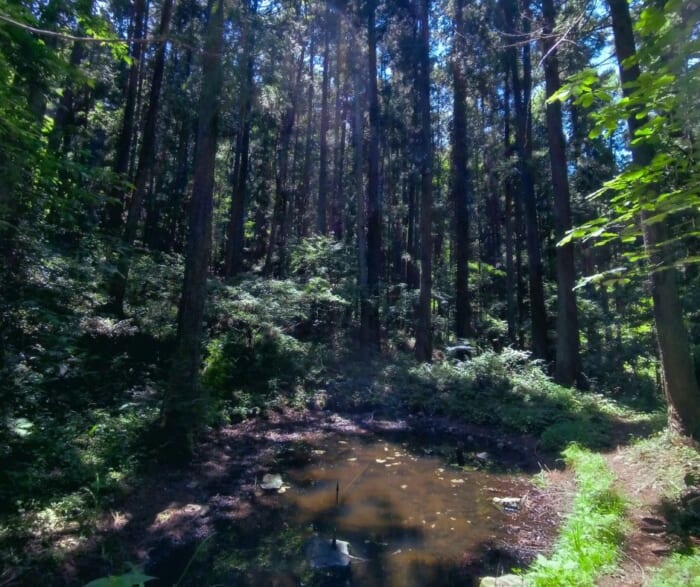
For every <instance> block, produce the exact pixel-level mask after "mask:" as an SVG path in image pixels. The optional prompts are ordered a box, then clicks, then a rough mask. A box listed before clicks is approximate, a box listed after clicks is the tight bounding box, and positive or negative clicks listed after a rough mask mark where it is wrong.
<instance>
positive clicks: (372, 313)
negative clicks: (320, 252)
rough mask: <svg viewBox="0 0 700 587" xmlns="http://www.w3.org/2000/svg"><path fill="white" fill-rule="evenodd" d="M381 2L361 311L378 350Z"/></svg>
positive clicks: (373, 65)
mask: <svg viewBox="0 0 700 587" xmlns="http://www.w3.org/2000/svg"><path fill="white" fill-rule="evenodd" d="M376 8H377V0H369V1H368V3H367V53H368V61H367V65H368V72H367V73H368V84H367V94H368V100H369V153H368V169H367V292H366V293H367V295H366V297H365V298H363V299H362V303H361V308H360V321H361V327H360V332H361V338H362V342H363V343H364V344H366V345H371V346H372V347H373V348H375V349H377V350H378V349H379V348H380V346H381V336H380V326H379V289H380V279H381V258H382V236H381V228H382V226H381V223H382V220H381V219H382V210H381V200H380V194H379V92H378V89H377V30H376V22H375V19H376V14H375V12H376Z"/></svg>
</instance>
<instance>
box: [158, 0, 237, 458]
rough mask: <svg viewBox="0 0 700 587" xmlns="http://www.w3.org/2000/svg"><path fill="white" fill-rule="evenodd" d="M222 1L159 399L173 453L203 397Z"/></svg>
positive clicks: (190, 429) (206, 74)
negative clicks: (170, 350)
mask: <svg viewBox="0 0 700 587" xmlns="http://www.w3.org/2000/svg"><path fill="white" fill-rule="evenodd" d="M223 12H224V2H223V0H213V3H212V5H211V7H210V11H209V22H208V24H207V32H206V40H205V46H204V54H203V56H202V59H203V73H202V89H201V98H200V104H199V122H198V128H197V150H196V152H195V160H194V178H193V185H192V200H191V202H190V229H189V235H188V239H187V253H186V257H185V277H184V281H183V286H182V298H181V301H180V312H179V320H178V331H177V344H176V350H175V355H174V357H173V362H172V367H171V371H170V380H169V382H168V388H167V391H166V396H165V401H164V405H163V413H162V423H163V427H164V430H165V432H166V438H167V439H168V440H169V441H170V442H171V443H172V445H173V449H174V454H175V455H181V454H185V455H186V454H189V453H190V452H191V449H192V445H193V440H194V434H195V433H196V431H197V430H198V429H199V428H200V427H201V426H202V425H203V423H204V419H205V416H206V409H207V397H206V395H205V393H204V391H203V389H202V388H201V387H200V385H199V369H200V363H201V342H202V332H203V326H202V324H203V319H204V302H205V299H206V281H207V272H208V270H209V257H210V253H211V227H212V211H213V204H214V201H213V200H214V199H213V193H214V167H215V163H216V148H217V131H218V118H219V96H220V94H221V87H222V77H223V76H222V68H221V51H222V46H223V31H224V14H223Z"/></svg>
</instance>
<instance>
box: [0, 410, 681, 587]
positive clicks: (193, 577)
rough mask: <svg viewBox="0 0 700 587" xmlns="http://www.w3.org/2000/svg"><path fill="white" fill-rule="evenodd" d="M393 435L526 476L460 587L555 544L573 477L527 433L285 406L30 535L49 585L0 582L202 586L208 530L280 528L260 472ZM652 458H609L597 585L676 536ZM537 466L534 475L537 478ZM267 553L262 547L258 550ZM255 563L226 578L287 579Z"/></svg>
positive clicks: (645, 561) (630, 574) (459, 574)
mask: <svg viewBox="0 0 700 587" xmlns="http://www.w3.org/2000/svg"><path fill="white" fill-rule="evenodd" d="M399 431H407V432H409V433H410V434H411V435H412V436H414V437H416V438H419V439H421V442H424V443H425V445H426V446H428V445H431V446H433V447H436V446H439V447H441V448H440V449H439V450H443V451H450V450H451V448H450V447H454V446H455V445H456V443H459V442H461V440H460V439H462V440H467V441H468V442H469V444H470V446H472V447H477V448H478V449H479V450H488V451H489V454H490V455H492V458H493V459H494V461H496V460H498V461H499V462H500V464H501V465H505V466H507V467H512V468H513V470H517V471H519V472H520V473H524V474H521V475H514V476H513V482H512V491H513V494H515V495H519V496H523V497H526V500H525V502H524V503H526V506H525V507H524V508H523V509H522V510H521V511H520V512H519V513H518V514H517V515H514V516H512V517H511V518H509V519H508V523H509V525H510V527H511V528H510V530H509V531H508V533H507V534H508V537H507V540H499V541H496V542H492V543H484V544H483V545H482V546H481V548H480V550H479V551H478V552H473V553H471V554H469V555H465V557H464V559H463V560H461V561H459V562H458V563H457V564H456V565H455V568H453V569H451V570H450V573H451V575H450V576H451V577H455V578H456V579H455V584H458V583H457V581H459V584H461V585H469V584H470V583H471V584H475V585H476V584H477V583H476V582H475V580H476V578H477V577H479V576H482V575H485V574H494V573H495V574H499V573H505V572H508V571H509V570H510V569H511V568H514V567H520V568H523V567H524V566H526V565H527V564H529V562H531V561H532V560H533V559H534V557H535V556H536V555H538V554H547V553H548V552H549V551H551V549H552V547H553V545H554V542H555V540H556V533H557V528H558V527H559V525H560V523H561V521H562V519H563V517H564V516H566V514H567V512H568V510H569V507H570V504H571V501H572V499H573V495H574V493H575V482H574V480H573V475H572V473H571V472H570V471H568V470H564V469H563V468H561V466H559V465H560V463H559V462H558V461H556V459H553V458H552V457H551V456H547V455H543V454H539V453H538V451H537V445H536V442H535V441H534V440H533V439H530V438H527V437H525V436H517V437H516V436H512V437H508V436H505V435H503V434H502V433H499V432H495V431H493V430H490V429H488V428H481V427H476V426H470V425H466V424H456V423H453V422H450V421H447V420H442V419H439V418H421V417H414V418H407V419H403V420H383V419H378V418H377V419H375V417H374V414H366V413H365V414H354V415H346V416H343V415H339V414H337V413H334V412H331V411H324V410H296V411H292V410H285V411H282V412H278V413H272V414H271V415H269V416H268V417H267V418H258V419H254V420H247V421H244V422H242V423H240V424H237V425H232V426H227V427H223V428H221V429H219V430H216V431H211V432H210V434H209V436H208V438H207V439H206V440H205V441H204V442H203V443H202V444H201V445H200V446H199V448H198V451H197V454H196V457H195V459H194V460H193V462H192V463H191V465H189V466H188V467H187V468H186V469H176V468H174V467H170V466H166V465H163V464H157V463H152V464H151V465H150V467H149V468H148V469H147V470H144V471H143V474H142V476H141V478H140V479H139V481H138V485H137V486H134V487H130V488H128V491H127V497H126V498H125V499H124V500H123V501H122V502H121V503H115V504H113V506H112V509H110V511H109V513H108V514H106V515H101V516H99V517H98V518H97V523H96V525H95V526H96V527H95V526H93V528H92V529H91V531H90V532H89V533H86V532H85V528H84V527H82V526H80V525H71V526H68V527H55V528H53V529H52V530H51V531H49V530H47V529H46V528H44V530H43V531H40V532H37V533H36V535H35V537H34V540H32V541H30V542H29V544H27V548H28V549H29V550H33V551H34V553H35V556H36V557H37V560H39V559H40V558H41V555H42V553H44V554H45V553H46V552H47V549H48V550H51V551H52V552H53V556H52V559H53V561H60V562H59V564H58V565H57V567H56V568H55V569H54V570H55V581H53V582H46V575H45V574H43V573H45V572H46V569H42V568H41V565H39V566H37V567H36V569H33V570H26V571H25V572H23V573H22V574H21V575H17V574H15V575H12V574H5V575H4V579H3V580H2V581H0V584H1V585H12V584H17V585H30V584H45V585H49V584H55V585H82V584H85V583H86V582H87V581H89V580H92V579H95V578H96V577H100V576H106V575H108V574H113V573H114V572H115V569H118V568H123V565H124V564H125V563H126V562H127V561H130V562H132V563H135V564H137V565H138V566H139V567H141V568H144V569H145V571H146V572H147V573H149V574H152V575H155V576H157V577H158V578H159V581H158V582H154V583H149V584H150V585H156V584H157V585H200V584H201V585H205V584H208V582H207V577H209V576H210V575H206V572H205V571H206V569H209V570H211V568H212V565H216V564H218V562H217V561H216V555H215V553H214V551H215V550H220V549H221V548H222V545H221V544H217V545H216V546H214V545H213V544H212V543H209V541H210V540H211V539H212V537H215V536H216V535H217V533H218V534H220V533H222V531H223V532H224V533H226V532H230V531H231V528H232V527H234V526H235V527H237V528H247V529H249V530H250V531H251V532H253V534H254V535H255V536H253V535H251V536H246V535H245V532H244V533H243V534H241V533H240V532H242V531H238V532H239V534H238V536H237V540H239V541H241V540H242V541H244V542H245V541H246V540H251V539H253V540H258V539H259V537H260V535H262V534H265V533H270V532H274V527H275V525H276V524H279V520H280V500H279V496H278V495H276V494H268V493H266V492H262V491H260V489H259V481H260V479H261V478H262V475H263V474H264V472H266V471H269V470H271V469H272V470H274V468H277V469H279V468H280V467H282V468H284V467H294V466H298V465H300V464H303V463H304V462H306V461H307V460H308V458H309V454H308V450H307V449H308V447H309V446H320V445H323V442H324V440H325V439H326V438H327V437H329V435H331V434H338V433H341V434H352V435H357V436H358V437H362V436H366V435H372V436H380V437H381V436H382V435H392V434H395V433H396V432H399ZM445 447H447V448H445ZM444 456H445V458H446V459H449V458H450V457H451V455H448V454H444ZM649 458H650V455H649V454H641V453H640V451H639V450H636V449H635V448H634V445H630V446H622V447H620V448H618V449H617V450H615V451H613V452H610V453H608V454H607V460H608V463H609V465H610V467H611V468H612V470H613V471H614V473H615V475H616V477H617V479H618V485H619V487H620V488H621V489H622V491H623V494H624V495H625V496H626V497H627V498H628V499H629V500H630V510H629V515H628V518H629V526H628V529H627V532H626V541H625V544H624V547H623V559H622V561H621V564H620V567H619V570H618V572H616V573H615V574H614V575H611V576H608V577H604V578H603V579H601V581H600V583H599V584H600V585H602V586H605V587H607V586H613V585H615V586H619V585H622V586H643V585H645V584H646V580H647V577H648V573H649V569H650V568H653V567H656V566H658V565H659V564H660V563H661V562H662V561H663V560H664V559H665V558H666V557H667V556H668V555H669V554H670V553H671V552H672V549H673V547H674V544H675V543H676V542H677V540H676V538H675V537H674V535H673V534H672V533H671V532H669V524H670V522H669V520H668V519H667V518H666V517H665V516H668V514H669V509H668V507H667V505H668V504H666V506H665V502H664V498H663V495H664V492H663V487H664V483H663V479H659V478H658V477H656V476H654V475H650V467H651V468H653V466H654V465H653V463H650V462H649V460H648V459H649ZM539 470H541V471H542V473H541V475H538V476H534V475H536V473H537V472H538V471H539ZM543 481H545V482H544V483H543ZM664 508H665V509H664ZM282 516H284V513H282ZM94 522H95V520H94V519H93V524H94ZM251 529H253V530H251ZM284 540H288V537H287V538H284ZM674 540H675V541H676V542H674ZM212 542H215V540H214V541H212ZM208 543H209V544H208ZM229 546H230V545H229ZM223 547H224V548H225V546H223ZM268 547H269V550H270V551H271V552H276V553H277V555H279V551H280V549H282V551H284V549H285V548H286V546H282V545H280V544H279V543H278V542H275V541H274V540H273V543H271V544H269V545H268ZM295 547H298V544H297V545H296V546H295V544H294V543H293V540H291V543H290V545H289V548H295ZM269 555H270V552H268V553H267V554H262V555H261V553H260V552H259V551H258V553H257V555H256V556H258V559H260V557H261V556H262V558H265V556H269ZM282 556H284V555H282ZM195 559H197V560H196V561H195ZM193 561H194V562H195V564H192V565H191V567H190V563H191V562H193ZM238 562H240V561H238ZM185 563H187V565H186V568H185V569H184V571H183V565H185ZM232 564H234V563H232ZM235 564H237V563H235ZM258 565H259V560H258V562H255V561H252V564H251V565H250V566H249V567H248V568H247V569H246V571H245V573H243V574H239V575H235V576H234V575H231V579H233V580H234V583H232V584H242V585H287V584H292V583H289V582H287V581H288V580H289V577H288V576H284V575H283V574H275V573H268V572H262V574H261V571H260V570H259V568H258V569H256V567H257V566H258ZM239 568H240V565H239ZM202 569H204V570H202ZM202 573H205V574H202ZM42 574H43V575H42Z"/></svg>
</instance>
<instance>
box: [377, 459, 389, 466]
mask: <svg viewBox="0 0 700 587" xmlns="http://www.w3.org/2000/svg"><path fill="white" fill-rule="evenodd" d="M375 460H376V461H377V462H378V463H379V464H380V465H383V464H384V463H386V459H375Z"/></svg>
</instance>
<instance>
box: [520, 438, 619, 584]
mask: <svg viewBox="0 0 700 587" xmlns="http://www.w3.org/2000/svg"><path fill="white" fill-rule="evenodd" d="M563 454H564V457H565V458H566V461H567V464H568V465H569V466H571V467H573V469H574V471H575V474H576V481H577V483H578V487H579V489H578V494H577V495H576V498H575V499H574V504H573V508H572V511H571V514H570V515H569V517H568V519H567V520H566V523H565V524H564V527H563V529H562V532H561V535H560V537H559V540H558V542H557V544H556V548H555V551H554V553H553V554H552V555H551V556H550V557H548V558H547V557H544V556H539V557H538V558H537V560H536V561H535V563H534V565H533V566H532V568H531V569H530V571H528V573H527V574H526V580H527V581H528V582H529V583H530V584H532V585H534V586H543V587H544V586H554V585H557V586H565V585H568V586H579V585H580V586H584V585H585V586H588V585H593V584H594V582H595V579H596V577H598V576H600V575H601V574H603V573H604V572H607V571H610V570H611V569H612V568H613V567H614V565H615V563H616V560H617V557H618V548H619V545H620V543H621V541H622V536H623V518H624V513H625V502H624V500H623V499H622V497H621V496H620V494H619V493H617V492H616V491H615V489H614V488H613V483H614V475H613V473H612V471H610V469H609V468H608V467H607V465H606V463H605V460H604V459H603V457H602V456H601V455H599V454H594V453H591V452H588V451H586V450H584V449H581V448H579V447H578V446H576V445H572V446H570V447H569V448H567V449H566V450H565V451H564V453H563Z"/></svg>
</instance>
